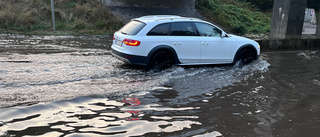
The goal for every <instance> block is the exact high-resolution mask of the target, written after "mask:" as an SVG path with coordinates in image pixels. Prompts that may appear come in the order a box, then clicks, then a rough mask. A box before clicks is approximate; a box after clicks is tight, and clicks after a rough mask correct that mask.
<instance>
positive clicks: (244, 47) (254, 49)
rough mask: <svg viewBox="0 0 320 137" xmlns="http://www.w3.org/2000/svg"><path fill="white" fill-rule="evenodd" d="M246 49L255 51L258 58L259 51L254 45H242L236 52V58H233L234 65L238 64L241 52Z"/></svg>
mask: <svg viewBox="0 0 320 137" xmlns="http://www.w3.org/2000/svg"><path fill="white" fill-rule="evenodd" d="M244 49H250V50H252V51H254V52H255V54H256V58H258V51H257V49H256V48H255V47H254V46H253V45H252V44H245V45H242V46H241V47H240V48H239V49H238V50H237V52H236V54H235V56H234V58H233V63H236V62H237V60H238V58H239V54H240V52H241V51H242V50H244Z"/></svg>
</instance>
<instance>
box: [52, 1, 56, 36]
mask: <svg viewBox="0 0 320 137" xmlns="http://www.w3.org/2000/svg"><path fill="white" fill-rule="evenodd" d="M51 10H52V25H53V32H56V23H55V19H54V3H53V0H51Z"/></svg>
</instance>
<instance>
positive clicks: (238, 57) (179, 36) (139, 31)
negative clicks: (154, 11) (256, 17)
mask: <svg viewBox="0 0 320 137" xmlns="http://www.w3.org/2000/svg"><path fill="white" fill-rule="evenodd" d="M111 48H112V54H113V55H114V56H115V57H117V58H119V59H120V60H122V61H124V62H127V63H130V64H136V65H145V66H149V67H150V68H152V69H154V70H162V69H164V68H168V67H171V66H172V65H205V64H232V63H236V62H237V61H240V62H241V63H242V64H247V63H250V62H251V61H253V60H256V59H257V58H258V56H259V54H260V46H259V44H258V43H257V42H255V41H253V40H250V39H247V38H244V37H240V36H235V35H231V34H226V33H225V32H224V31H223V30H222V29H220V28H219V27H217V26H215V25H213V24H211V23H209V22H206V21H203V20H200V19H197V18H186V17H180V16H169V15H158V16H144V17H140V18H136V19H133V20H131V22H129V23H128V24H126V25H125V26H124V27H122V28H121V29H120V30H119V31H117V32H116V33H114V36H113V44H112V46H111Z"/></svg>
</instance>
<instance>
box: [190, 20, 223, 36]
mask: <svg viewBox="0 0 320 137" xmlns="http://www.w3.org/2000/svg"><path fill="white" fill-rule="evenodd" d="M195 24H196V27H197V28H198V31H199V33H200V36H202V37H220V36H221V33H222V31H221V30H220V29H218V28H216V27H214V26H211V25H210V24H206V23H195Z"/></svg>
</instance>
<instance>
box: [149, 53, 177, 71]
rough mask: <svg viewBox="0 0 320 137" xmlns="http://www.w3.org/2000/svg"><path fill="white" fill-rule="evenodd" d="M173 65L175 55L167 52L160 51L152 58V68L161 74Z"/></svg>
mask: <svg viewBox="0 0 320 137" xmlns="http://www.w3.org/2000/svg"><path fill="white" fill-rule="evenodd" d="M173 64H174V58H173V55H172V54H170V53H169V52H166V51H160V52H157V53H156V54H155V55H154V56H153V57H152V60H151V62H150V68H151V69H152V70H153V71H155V72H159V71H161V70H164V69H166V68H170V67H172V66H173Z"/></svg>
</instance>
